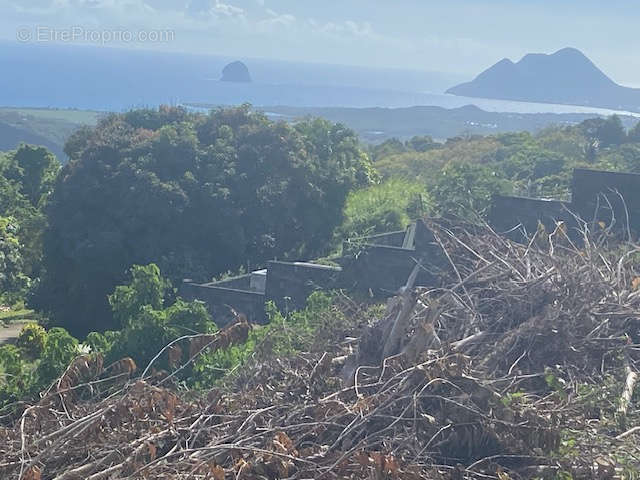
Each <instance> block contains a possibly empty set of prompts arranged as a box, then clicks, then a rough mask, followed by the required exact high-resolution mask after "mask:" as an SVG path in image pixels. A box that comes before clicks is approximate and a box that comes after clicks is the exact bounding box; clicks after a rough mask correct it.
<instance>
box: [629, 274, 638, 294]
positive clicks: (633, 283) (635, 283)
mask: <svg viewBox="0 0 640 480" xmlns="http://www.w3.org/2000/svg"><path fill="white" fill-rule="evenodd" d="M638 288H640V277H635V278H634V279H633V280H631V289H632V290H633V291H634V292H635V291H637V290H638Z"/></svg>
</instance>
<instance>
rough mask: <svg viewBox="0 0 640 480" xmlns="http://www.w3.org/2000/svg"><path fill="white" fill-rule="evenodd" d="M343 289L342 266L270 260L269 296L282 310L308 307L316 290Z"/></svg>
mask: <svg viewBox="0 0 640 480" xmlns="http://www.w3.org/2000/svg"><path fill="white" fill-rule="evenodd" d="M336 288H342V268H340V267H333V266H328V265H317V264H312V263H304V262H276V261H273V262H269V265H268V267H267V289H266V292H265V298H266V300H267V301H273V302H274V303H275V304H276V306H277V307H278V309H279V310H280V311H281V312H289V311H292V310H299V309H301V308H304V307H305V305H306V302H307V298H308V297H309V295H311V294H312V293H313V292H314V291H316V290H331V289H336Z"/></svg>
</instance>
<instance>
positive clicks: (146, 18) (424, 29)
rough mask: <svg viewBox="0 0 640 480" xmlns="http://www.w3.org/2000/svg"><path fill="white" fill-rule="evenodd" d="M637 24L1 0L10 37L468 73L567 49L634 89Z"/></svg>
mask: <svg viewBox="0 0 640 480" xmlns="http://www.w3.org/2000/svg"><path fill="white" fill-rule="evenodd" d="M639 21H640V3H638V2H634V1H631V0H625V1H622V0H609V1H607V2H601V1H595V0H580V1H576V0H553V1H551V0H511V1H506V0H495V1H489V0H439V1H431V0H386V1H379V0H375V1H374V0H313V1H312V0H0V32H2V33H0V38H3V39H5V40H15V38H16V32H17V31H18V30H19V29H22V30H25V29H27V30H31V31H35V29H36V28H38V27H43V26H44V27H46V28H51V29H60V30H64V29H71V28H74V27H81V28H82V29H84V30H86V31H88V32H93V31H111V30H114V29H129V30H131V31H133V32H140V31H165V30H170V31H171V32H172V37H170V41H159V42H151V41H145V42H141V41H135V40H134V41H129V42H125V43H126V44H122V45H120V44H119V43H118V42H117V41H111V40H110V41H109V42H108V43H109V46H126V47H131V48H148V49H161V50H171V51H185V52H192V53H211V54H220V55H229V56H238V57H243V58H247V57H261V58H274V59H282V60H295V61H300V60H303V61H310V62H319V63H337V64H346V65H365V66H377V67H395V68H406V69H415V70H433V71H442V72H460V73H465V74H469V75H472V74H475V73H478V72H479V71H480V70H482V69H484V68H486V67H488V66H490V65H491V64H493V63H495V62H496V61H498V60H500V59H501V58H504V57H509V58H512V59H513V60H518V59H519V58H520V57H522V56H523V55H524V54H526V53H528V52H546V53H551V52H553V51H555V50H558V49H560V48H563V47H565V46H572V47H576V48H579V49H580V50H582V51H583V52H584V53H585V54H586V55H587V56H589V57H590V58H591V59H592V60H593V61H594V62H595V63H596V64H597V65H598V66H600V67H601V68H602V69H603V70H604V71H605V72H606V73H608V74H609V75H610V76H611V77H612V78H613V79H614V80H616V81H618V82H620V83H623V84H627V85H633V86H640V55H638V53H637V52H639V51H640V36H638V35H637V33H636V32H637V24H638V22H639ZM40 40H41V41H42V39H40ZM74 41H75V42H80V40H78V39H76V40H74ZM88 43H91V41H89V42H88ZM120 43H122V42H120Z"/></svg>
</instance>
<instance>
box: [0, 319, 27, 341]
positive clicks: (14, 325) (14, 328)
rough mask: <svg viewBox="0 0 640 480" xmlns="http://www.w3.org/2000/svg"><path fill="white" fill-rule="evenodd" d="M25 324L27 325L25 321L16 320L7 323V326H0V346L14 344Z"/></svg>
mask: <svg viewBox="0 0 640 480" xmlns="http://www.w3.org/2000/svg"><path fill="white" fill-rule="evenodd" d="M25 323H27V321H26V320H25V321H22V320H18V321H15V322H11V323H9V324H8V325H7V326H1V325H0V345H3V344H5V343H14V342H15V341H16V339H17V338H18V336H19V335H20V331H21V330H22V327H23V326H24V324H25Z"/></svg>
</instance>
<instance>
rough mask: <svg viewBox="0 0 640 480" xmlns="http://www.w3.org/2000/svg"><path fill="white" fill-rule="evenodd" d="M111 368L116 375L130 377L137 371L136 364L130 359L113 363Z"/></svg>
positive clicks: (126, 358)
mask: <svg viewBox="0 0 640 480" xmlns="http://www.w3.org/2000/svg"><path fill="white" fill-rule="evenodd" d="M111 368H112V369H113V370H114V372H115V374H116V375H122V374H127V375H129V376H131V375H132V374H133V373H134V372H135V371H136V370H137V369H138V367H137V365H136V362H134V361H133V358H131V357H125V358H123V359H122V360H119V361H117V362H116V363H114V364H113V365H112V366H111Z"/></svg>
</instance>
